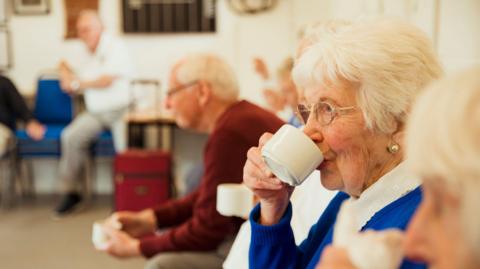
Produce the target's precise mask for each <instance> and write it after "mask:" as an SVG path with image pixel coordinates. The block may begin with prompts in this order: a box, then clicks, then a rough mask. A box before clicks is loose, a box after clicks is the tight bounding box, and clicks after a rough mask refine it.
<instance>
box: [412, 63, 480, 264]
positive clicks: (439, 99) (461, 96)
mask: <svg viewBox="0 0 480 269" xmlns="http://www.w3.org/2000/svg"><path fill="white" fill-rule="evenodd" d="M479 104H480V67H476V68H472V69H469V70H467V71H465V72H463V73H461V74H458V75H456V76H452V77H451V78H447V79H443V80H441V81H438V82H437V83H435V84H433V85H432V86H430V87H429V88H428V89H427V90H426V91H425V92H424V93H423V94H422V95H420V97H419V98H418V100H417V103H416V104H415V106H414V108H413V110H412V114H411V118H410V119H409V123H408V126H407V157H408V163H409V165H410V169H411V170H412V172H414V173H415V174H417V175H418V176H420V177H422V178H433V179H435V180H437V179H438V180H442V181H443V183H444V185H445V186H446V187H447V189H449V190H450V191H453V193H455V194H456V195H457V196H458V197H459V198H460V200H461V215H462V219H461V222H462V225H463V227H464V230H465V236H466V238H465V239H466V240H467V242H469V244H470V246H471V247H472V248H473V249H474V250H475V251H476V255H477V257H480V229H479V227H480V218H479V217H478V208H479V207H480V195H479V193H480V105H479Z"/></svg>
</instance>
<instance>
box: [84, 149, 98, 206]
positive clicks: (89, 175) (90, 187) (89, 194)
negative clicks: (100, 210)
mask: <svg viewBox="0 0 480 269" xmlns="http://www.w3.org/2000/svg"><path fill="white" fill-rule="evenodd" d="M95 181H96V165H95V158H93V157H91V158H89V159H88V161H87V163H86V164H85V189H84V193H85V201H87V202H91V201H92V200H93V198H94V197H95V187H96V184H95V183H96V182H95Z"/></svg>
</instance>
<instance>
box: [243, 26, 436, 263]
mask: <svg viewBox="0 0 480 269" xmlns="http://www.w3.org/2000/svg"><path fill="white" fill-rule="evenodd" d="M299 54H300V55H299V56H298V59H297V60H296V62H295V66H294V69H293V78H294V81H295V83H296V85H297V88H299V89H302V91H303V96H304V98H303V99H302V100H301V101H300V105H299V106H298V112H299V114H300V115H302V118H303V120H304V122H305V128H304V130H303V131H304V133H305V134H306V135H308V136H309V137H310V138H311V139H312V140H313V141H314V142H315V143H316V144H317V146H318V147H319V148H320V150H321V151H322V152H323V155H324V161H323V163H322V164H321V165H320V166H319V167H318V169H319V170H320V178H319V180H321V182H322V185H323V186H325V187H326V188H327V189H330V190H339V191H340V192H339V193H338V194H337V195H336V196H335V197H334V198H333V199H332V201H331V202H330V204H329V205H328V206H327V208H326V210H325V211H324V213H323V214H322V215H321V217H320V218H319V220H318V222H317V223H316V224H315V225H314V226H312V228H311V229H310V233H309V235H308V237H307V238H306V239H305V240H304V241H303V242H302V243H301V244H300V245H299V246H297V245H296V244H295V240H294V237H293V233H292V229H291V227H290V219H291V217H292V207H291V203H290V196H291V194H292V192H293V191H294V188H293V187H291V186H289V185H287V184H285V183H283V182H281V181H280V180H279V179H278V178H276V177H275V176H274V175H273V174H272V173H271V172H270V171H269V169H268V168H267V166H266V164H265V162H264V161H263V159H262V157H261V149H262V147H263V145H265V143H266V142H267V141H268V140H269V139H270V137H271V134H264V135H263V136H262V137H261V139H260V142H259V146H258V147H254V148H251V149H250V150H249V151H248V159H247V162H246V164H245V168H244V183H245V184H246V185H247V186H249V187H250V188H251V189H252V191H253V192H254V193H255V194H256V195H257V196H258V197H259V199H260V204H259V205H257V206H256V207H255V208H254V210H253V211H252V213H251V215H250V222H251V226H252V239H251V244H250V254H249V263H250V267H251V268H314V267H315V266H316V265H317V263H318V261H319V259H320V257H321V255H322V253H323V250H324V248H325V247H326V246H328V245H330V244H331V243H332V237H333V233H334V226H335V222H336V217H337V214H338V211H339V208H340V206H341V204H342V203H343V202H344V201H349V203H350V204H351V207H352V208H353V210H354V211H355V212H356V214H357V216H358V218H357V219H356V220H355V222H354V223H353V226H354V228H355V230H356V231H357V232H359V231H362V232H363V231H365V230H367V229H371V230H385V229H389V228H397V229H401V230H404V229H405V228H406V227H407V224H408V223H409V221H410V219H411V217H412V215H413V213H414V211H415V209H416V208H417V206H418V204H419V203H420V201H421V197H422V195H421V189H420V181H419V180H418V179H417V178H415V177H413V176H412V175H410V174H409V173H408V170H407V169H406V166H405V162H404V150H405V143H404V133H405V122H406V118H407V115H408V112H409V109H410V106H411V104H412V103H413V101H414V99H415V98H416V96H417V95H418V93H419V92H420V91H421V89H423V88H424V87H425V86H426V85H427V84H428V83H430V82H431V81H433V80H435V79H437V78H438V77H440V76H441V74H442V69H441V67H440V65H439V62H438V59H437V57H436V55H435V53H434V49H433V47H432V45H431V43H430V41H429V40H428V38H427V37H426V35H425V34H424V33H423V32H421V31H420V30H419V29H417V28H416V27H414V26H412V25H409V24H406V23H402V22H398V21H389V20H375V21H370V22H357V23H348V22H330V23H325V24H322V25H318V26H317V27H316V28H315V29H314V31H312V32H311V33H310V34H308V35H307V36H306V37H305V39H304V40H303V41H302V42H301V44H300V48H299ZM364 247H365V248H368V246H364ZM365 258H367V257H365ZM423 267H424V265H423V264H415V263H413V262H411V261H408V260H404V261H403V264H402V268H404V269H405V268H423Z"/></svg>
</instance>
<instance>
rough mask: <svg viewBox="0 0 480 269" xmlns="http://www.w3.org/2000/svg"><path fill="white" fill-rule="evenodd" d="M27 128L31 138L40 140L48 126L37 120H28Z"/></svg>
mask: <svg viewBox="0 0 480 269" xmlns="http://www.w3.org/2000/svg"><path fill="white" fill-rule="evenodd" d="M25 130H26V131H27V134H28V136H29V137H30V138H32V139H33V140H35V141H38V140H42V139H43V137H44V136H45V132H46V131H47V128H46V127H45V125H43V124H41V123H40V122H38V121H36V120H30V121H29V122H27V125H26V128H25Z"/></svg>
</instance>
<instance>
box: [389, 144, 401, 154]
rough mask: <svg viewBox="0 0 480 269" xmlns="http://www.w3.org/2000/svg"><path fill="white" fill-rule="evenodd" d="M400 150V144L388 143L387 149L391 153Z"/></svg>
mask: <svg viewBox="0 0 480 269" xmlns="http://www.w3.org/2000/svg"><path fill="white" fill-rule="evenodd" d="M399 150H400V145H399V144H397V143H392V144H390V145H388V147H387V151H388V152H390V153H391V154H395V153H397V152H398V151H399Z"/></svg>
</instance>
